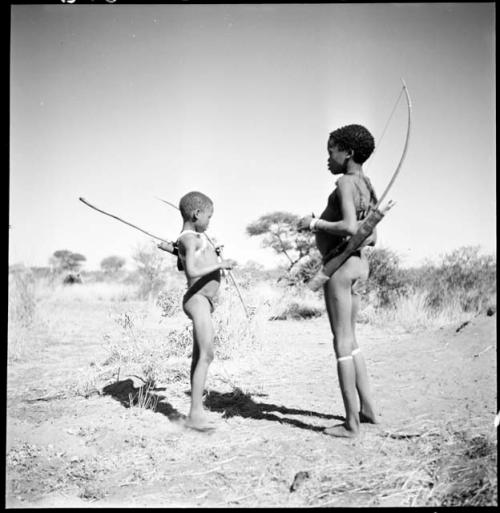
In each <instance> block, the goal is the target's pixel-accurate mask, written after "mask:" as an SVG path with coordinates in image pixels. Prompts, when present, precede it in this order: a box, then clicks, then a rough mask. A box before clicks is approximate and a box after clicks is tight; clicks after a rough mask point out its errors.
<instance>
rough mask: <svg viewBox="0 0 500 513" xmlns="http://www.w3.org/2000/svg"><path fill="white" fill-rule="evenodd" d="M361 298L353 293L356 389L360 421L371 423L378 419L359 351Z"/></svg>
mask: <svg viewBox="0 0 500 513" xmlns="http://www.w3.org/2000/svg"><path fill="white" fill-rule="evenodd" d="M359 304H360V298H359V295H358V294H352V317H351V326H352V333H353V336H354V353H353V355H352V356H353V362H354V368H355V370H356V389H357V391H358V395H359V402H360V411H359V420H360V422H369V423H371V424H377V423H378V420H377V418H376V415H375V408H374V406H373V399H372V393H371V388H370V385H369V381H368V372H367V371H366V363H365V358H364V356H363V353H361V352H360V351H359V347H358V343H357V341H356V319H357V316H358V311H359Z"/></svg>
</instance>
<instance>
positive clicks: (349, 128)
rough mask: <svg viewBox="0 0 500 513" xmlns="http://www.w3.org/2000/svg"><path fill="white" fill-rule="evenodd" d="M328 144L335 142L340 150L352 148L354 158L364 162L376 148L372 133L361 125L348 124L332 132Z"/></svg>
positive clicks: (359, 162)
mask: <svg viewBox="0 0 500 513" xmlns="http://www.w3.org/2000/svg"><path fill="white" fill-rule="evenodd" d="M328 144H335V145H337V146H338V148H339V149H340V150H352V151H353V152H354V154H353V156H352V159H353V160H354V162H356V163H358V164H363V162H365V160H366V159H368V157H369V156H370V155H371V154H372V153H373V150H374V149H375V140H374V139H373V136H372V134H371V133H370V132H369V131H368V130H367V129H366V128H365V127H364V126H361V125H346V126H343V127H341V128H338V129H337V130H334V131H333V132H332V133H331V134H330V138H329V139H328Z"/></svg>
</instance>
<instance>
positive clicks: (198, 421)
mask: <svg viewBox="0 0 500 513" xmlns="http://www.w3.org/2000/svg"><path fill="white" fill-rule="evenodd" d="M184 426H185V427H187V428H189V429H194V430H195V431H202V432H207V431H213V430H214V429H215V428H216V425H215V423H214V422H211V421H210V420H208V419H206V418H204V417H203V418H201V417H200V418H198V417H186V419H185V420H184Z"/></svg>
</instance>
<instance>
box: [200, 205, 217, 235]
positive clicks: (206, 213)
mask: <svg viewBox="0 0 500 513" xmlns="http://www.w3.org/2000/svg"><path fill="white" fill-rule="evenodd" d="M213 213H214V207H213V206H210V207H206V208H203V209H198V210H197V212H196V215H197V217H196V228H197V229H198V230H199V231H200V232H204V231H206V229H207V228H208V225H209V224H210V219H211V218H212V215H213Z"/></svg>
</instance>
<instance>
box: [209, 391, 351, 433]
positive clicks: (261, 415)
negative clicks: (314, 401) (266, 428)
mask: <svg viewBox="0 0 500 513" xmlns="http://www.w3.org/2000/svg"><path fill="white" fill-rule="evenodd" d="M204 404H205V406H206V408H207V409H209V410H212V411H216V412H219V413H222V416H223V417H225V418H229V417H234V416H239V417H243V418H251V419H257V420H270V421H275V422H280V423H281V424H290V425H291V426H295V427H298V428H301V429H309V430H311V431H318V432H319V431H323V430H324V429H325V426H315V425H312V424H307V423H306V422H302V421H301V420H298V419H292V418H288V417H281V416H279V415H276V414H275V413H272V412H276V413H280V414H282V415H301V416H305V417H319V418H321V419H327V420H339V421H344V420H345V419H344V417H341V416H338V415H329V414H326V413H318V412H315V411H310V410H299V409H296V408H287V407H285V406H278V405H276V404H269V403H258V402H255V401H254V400H253V399H252V396H251V394H245V393H244V392H243V391H242V390H241V389H240V388H235V389H234V390H233V391H232V392H226V393H220V392H217V391H214V390H211V391H209V392H208V393H207V395H206V396H205V400H204Z"/></svg>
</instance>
